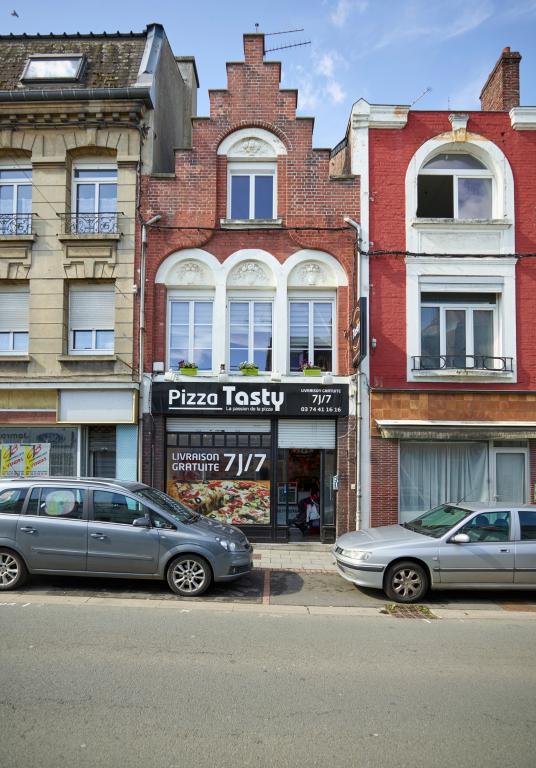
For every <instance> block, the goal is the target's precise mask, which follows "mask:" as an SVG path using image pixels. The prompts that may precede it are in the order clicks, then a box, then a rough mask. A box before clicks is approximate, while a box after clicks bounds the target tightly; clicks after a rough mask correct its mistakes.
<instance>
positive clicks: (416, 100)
mask: <svg viewBox="0 0 536 768" xmlns="http://www.w3.org/2000/svg"><path fill="white" fill-rule="evenodd" d="M431 91H432V88H431V86H428V87H427V88H425V89H424V91H423V92H422V93H421V95H420V96H417V98H416V99H415V101H412V102H411V104H410V105H409V106H410V107H412V106H413V105H414V104H416V103H417V102H418V101H420V100H421V99H423V98H424V97H425V96H426V95H427V94H428V93H430V92H431Z"/></svg>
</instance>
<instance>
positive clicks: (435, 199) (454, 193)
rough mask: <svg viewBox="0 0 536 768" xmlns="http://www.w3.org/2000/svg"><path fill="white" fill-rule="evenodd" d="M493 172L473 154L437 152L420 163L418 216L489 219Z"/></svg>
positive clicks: (490, 214) (490, 216)
mask: <svg viewBox="0 0 536 768" xmlns="http://www.w3.org/2000/svg"><path fill="white" fill-rule="evenodd" d="M492 190H493V176H492V174H491V173H490V171H489V170H488V168H486V166H485V165H484V164H483V163H482V162H480V160H477V159H476V158H475V157H473V156H472V155H468V154H461V153H449V154H439V155H436V156H435V157H433V158H432V159H431V160H429V161H428V162H427V163H425V164H424V165H423V167H422V168H421V170H420V171H419V176H418V183H417V217H418V218H433V219H491V218H492V202H493V191H492Z"/></svg>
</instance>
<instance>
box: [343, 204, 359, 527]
mask: <svg viewBox="0 0 536 768" xmlns="http://www.w3.org/2000/svg"><path fill="white" fill-rule="evenodd" d="M344 221H345V222H346V223H347V224H349V225H350V226H351V227H352V228H353V229H354V230H355V233H356V246H355V255H356V267H355V280H354V307H355V304H356V303H357V299H358V297H359V291H360V289H361V225H360V224H358V223H357V221H354V220H353V219H351V218H350V217H349V216H345V217H344ZM354 380H355V384H356V438H355V439H356V458H357V467H356V506H355V528H356V531H358V530H359V529H360V528H361V420H362V419H361V376H360V374H359V372H358V373H356V374H355V376H354Z"/></svg>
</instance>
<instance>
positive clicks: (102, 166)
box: [71, 161, 119, 234]
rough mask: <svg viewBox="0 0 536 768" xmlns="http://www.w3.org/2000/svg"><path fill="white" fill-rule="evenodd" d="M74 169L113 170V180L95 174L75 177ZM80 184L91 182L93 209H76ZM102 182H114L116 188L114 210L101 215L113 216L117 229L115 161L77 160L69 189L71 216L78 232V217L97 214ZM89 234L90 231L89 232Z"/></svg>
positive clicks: (117, 183) (117, 171)
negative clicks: (93, 200)
mask: <svg viewBox="0 0 536 768" xmlns="http://www.w3.org/2000/svg"><path fill="white" fill-rule="evenodd" d="M76 171H96V172H98V171H115V181H112V180H111V179H102V178H99V177H98V176H95V178H91V177H89V178H87V179H77V178H76ZM81 184H92V185H93V186H94V187H95V205H94V206H93V208H94V210H93V211H91V212H90V211H87V212H85V213H84V212H81V211H79V210H78V194H77V192H78V187H79V186H80V185H81ZM103 184H115V188H116V195H115V211H112V212H110V213H105V214H102V215H103V216H115V220H116V223H115V229H116V230H117V217H118V211H117V204H118V198H119V170H118V167H117V163H102V162H101V163H99V162H97V163H92V162H86V161H84V162H77V163H74V165H73V172H72V190H71V218H73V219H74V220H75V222H76V224H75V226H76V230H77V232H78V219H79V218H80V219H82V218H83V217H84V216H88V217H91V216H98V215H99V207H100V188H101V186H102V185H103ZM89 234H91V232H89ZM94 234H100V226H99V227H97V229H96V230H95V232H94Z"/></svg>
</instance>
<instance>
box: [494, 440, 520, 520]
mask: <svg viewBox="0 0 536 768" xmlns="http://www.w3.org/2000/svg"><path fill="white" fill-rule="evenodd" d="M498 453H521V454H523V457H524V460H525V487H524V489H523V493H524V501H523V503H524V504H527V503H528V502H527V500H528V499H530V476H529V448H528V446H518V447H516V448H509V447H506V446H501V447H498V446H495V445H494V444H493V441H490V447H489V471H490V497H491V498H492V501H494V502H496V503H498V504H505V505H506V504H510V503H511V502H508V501H505V502H502V501H497V454H498ZM517 503H519V502H517Z"/></svg>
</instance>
